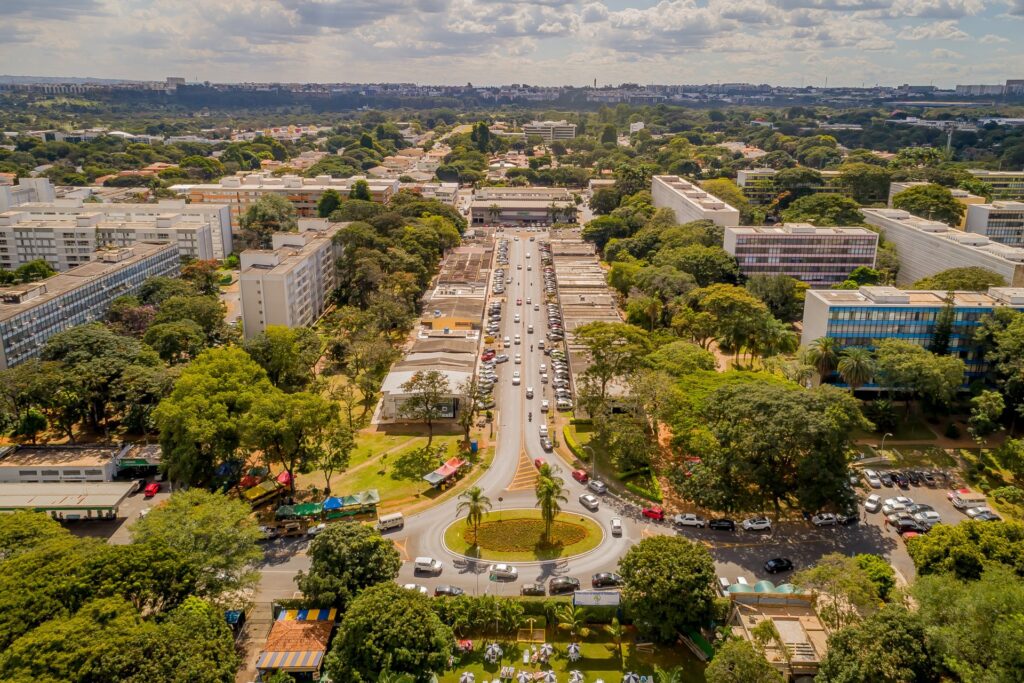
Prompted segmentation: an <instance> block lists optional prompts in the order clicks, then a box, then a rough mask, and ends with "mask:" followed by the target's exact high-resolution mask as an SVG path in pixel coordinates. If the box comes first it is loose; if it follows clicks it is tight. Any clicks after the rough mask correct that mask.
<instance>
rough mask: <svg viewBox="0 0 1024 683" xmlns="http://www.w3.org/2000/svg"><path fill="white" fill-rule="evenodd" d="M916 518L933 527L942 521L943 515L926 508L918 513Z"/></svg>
mask: <svg viewBox="0 0 1024 683" xmlns="http://www.w3.org/2000/svg"><path fill="white" fill-rule="evenodd" d="M914 520H915V521H917V522H919V523H921V524H925V525H927V526H930V527H931V526H935V525H936V524H939V523H940V522H942V517H941V516H940V515H939V513H938V512H935V510H924V511H922V512H918V513H916V514H915V515H914Z"/></svg>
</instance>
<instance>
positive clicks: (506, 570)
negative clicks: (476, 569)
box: [487, 564, 519, 581]
mask: <svg viewBox="0 0 1024 683" xmlns="http://www.w3.org/2000/svg"><path fill="white" fill-rule="evenodd" d="M487 573H488V574H489V575H490V577H491V580H494V581H497V580H498V579H511V580H515V579H517V578H519V570H518V569H516V568H515V567H513V566H512V565H510V564H492V565H491V566H490V567H488V568H487Z"/></svg>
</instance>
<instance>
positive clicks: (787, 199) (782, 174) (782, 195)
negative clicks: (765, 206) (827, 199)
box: [773, 166, 824, 209]
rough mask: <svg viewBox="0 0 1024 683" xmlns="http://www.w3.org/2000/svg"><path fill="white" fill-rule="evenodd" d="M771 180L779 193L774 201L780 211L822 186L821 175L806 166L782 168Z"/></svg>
mask: <svg viewBox="0 0 1024 683" xmlns="http://www.w3.org/2000/svg"><path fill="white" fill-rule="evenodd" d="M773 180H774V183H775V189H776V190H777V191H778V193H779V196H778V197H777V198H776V200H775V201H776V204H777V205H778V207H779V208H781V209H785V208H786V207H787V206H789V204H791V203H793V202H794V201H796V200H797V199H800V198H801V197H806V196H808V195H811V194H814V193H816V192H818V191H819V190H820V189H821V188H822V186H823V185H824V180H823V179H822V177H821V173H819V172H818V171H815V170H814V169H813V168H807V167H806V166H797V167H796V168H784V169H782V170H781V171H779V172H778V173H776V174H775V177H774V179H773Z"/></svg>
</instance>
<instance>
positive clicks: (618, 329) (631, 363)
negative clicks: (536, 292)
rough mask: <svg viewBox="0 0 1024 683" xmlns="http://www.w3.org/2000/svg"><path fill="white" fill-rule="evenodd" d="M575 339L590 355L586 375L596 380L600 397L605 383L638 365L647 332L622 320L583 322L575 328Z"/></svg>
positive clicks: (602, 397) (606, 389)
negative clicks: (619, 321) (584, 323)
mask: <svg viewBox="0 0 1024 683" xmlns="http://www.w3.org/2000/svg"><path fill="white" fill-rule="evenodd" d="M575 338H576V343H578V344H580V345H582V346H583V347H584V348H586V350H587V352H588V354H589V355H590V361H591V363H590V366H589V367H588V368H587V370H586V374H587V375H588V376H590V377H593V378H594V379H595V380H596V381H597V383H598V386H599V387H600V396H601V400H604V399H605V398H606V397H607V395H608V384H609V383H610V382H611V381H612V380H614V379H616V378H620V377H624V376H625V375H627V374H628V373H630V372H631V371H632V370H634V369H636V368H637V367H639V366H640V365H641V364H642V363H643V360H644V356H646V355H647V352H648V340H647V334H646V333H645V332H644V331H643V330H641V329H640V328H638V327H634V326H633V325H627V324H625V323H609V322H602V321H598V322H592V323H587V324H586V325H581V326H580V327H577V328H576V333H575Z"/></svg>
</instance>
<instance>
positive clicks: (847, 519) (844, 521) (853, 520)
mask: <svg viewBox="0 0 1024 683" xmlns="http://www.w3.org/2000/svg"><path fill="white" fill-rule="evenodd" d="M836 521H837V522H839V524H840V525H842V526H851V525H853V524H857V523H858V522H860V515H859V514H857V511H856V510H847V511H846V512H840V513H838V514H837V515H836Z"/></svg>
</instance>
